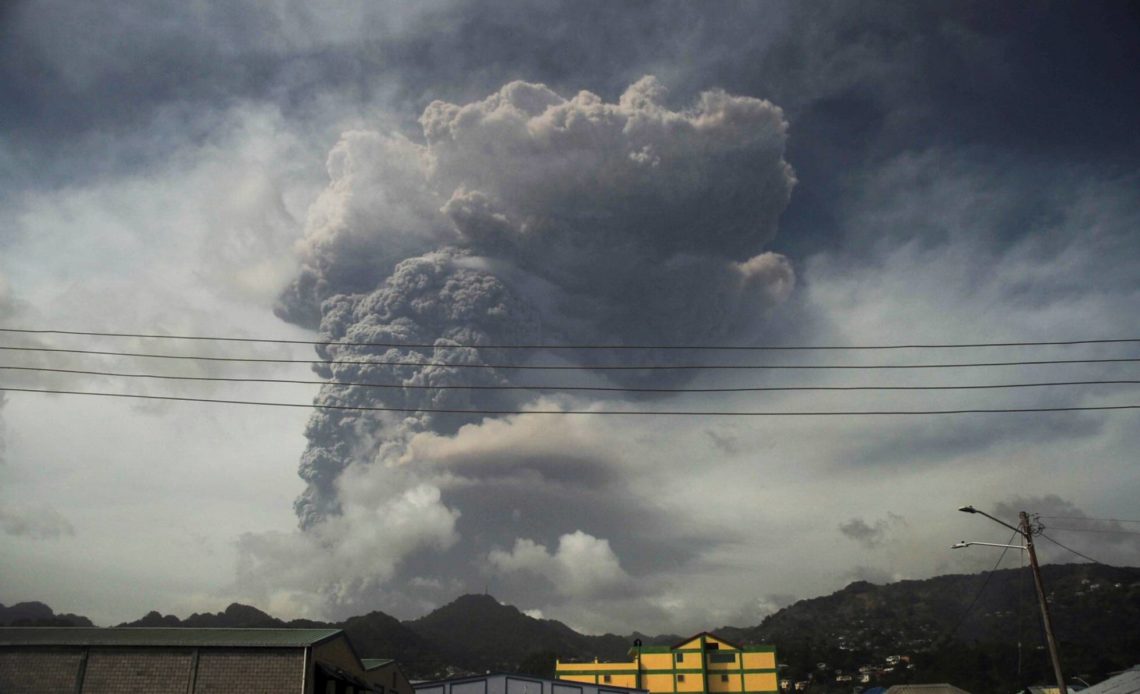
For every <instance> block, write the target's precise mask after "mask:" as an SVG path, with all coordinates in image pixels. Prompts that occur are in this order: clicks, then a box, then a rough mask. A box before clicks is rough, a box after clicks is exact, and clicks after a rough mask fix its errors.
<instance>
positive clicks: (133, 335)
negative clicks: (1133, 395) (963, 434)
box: [0, 328, 1140, 351]
mask: <svg viewBox="0 0 1140 694" xmlns="http://www.w3.org/2000/svg"><path fill="white" fill-rule="evenodd" d="M0 332H4V333H18V334H25V335H79V336H86V337H131V338H144V339H156V340H201V341H211V342H254V343H272V344H289V345H317V346H330V345H342V346H349V347H410V348H417V349H420V348H430V347H437V346H441V345H436V344H435V343H410V342H344V341H329V340H289V339H279V338H256V337H216V336H204V335H160V334H156V333H126V332H97V331H85V330H47V329H39V330H34V329H27V328H0ZM1128 342H1140V337H1120V338H1099V339H1087V340H1051V341H1037V342H973V343H942V344H939V343H911V344H888V345H789V346H781V345H644V344H642V345H614V344H609V345H605V344H581V345H547V344H517V345H500V344H487V345H476V344H456V345H448V346H452V347H473V348H481V349H552V350H556V349H613V350H723V351H800V350H803V351H807V350H871V349H959V348H972V347H1045V346H1065V345H1099V344H1120V343H1128Z"/></svg>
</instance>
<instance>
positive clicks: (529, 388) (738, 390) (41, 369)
mask: <svg viewBox="0 0 1140 694" xmlns="http://www.w3.org/2000/svg"><path fill="white" fill-rule="evenodd" d="M0 370H5V371H33V372H40V373H60V374H73V375H83V376H111V377H117V378H153V379H160V380H171V381H216V382H225V383H267V384H272V383H277V384H290V385H330V386H345V387H350V386H351V387H363V388H389V389H407V390H494V391H508V390H526V391H602V392H620V393H753V392H775V391H780V392H783V391H879V390H883V391H927V390H993V389H1012V388H1039V387H1047V386H1088V385H1140V380H1114V381H1109V380H1102V381H1050V382H1038V383H994V384H978V385H951V386H947V385H931V386H739V387H730V388H638V387H624V386H559V385H463V384H445V385H420V384H402V383H366V382H363V381H337V380H331V381H325V380H319V379H294V378H246V377H228V376H181V375H171V374H146V373H124V372H119V371H89V370H84V369H54V368H48V367H41V366H8V365H0Z"/></svg>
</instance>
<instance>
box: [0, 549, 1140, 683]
mask: <svg viewBox="0 0 1140 694" xmlns="http://www.w3.org/2000/svg"><path fill="white" fill-rule="evenodd" d="M1042 572H1043V574H1044V577H1045V582H1046V585H1047V586H1048V588H1049V595H1050V604H1051V609H1052V611H1053V617H1054V623H1055V625H1056V630H1057V635H1058V639H1059V640H1060V641H1061V646H1062V655H1063V658H1064V659H1065V661H1066V663H1068V669H1069V670H1070V671H1072V672H1073V673H1074V674H1077V673H1080V674H1082V675H1087V677H1086V679H1097V678H1098V677H1103V676H1104V675H1106V674H1107V673H1108V672H1110V671H1112V670H1113V669H1122V668H1125V667H1129V666H1131V665H1133V664H1134V663H1133V662H1132V661H1133V660H1134V659H1135V654H1137V653H1140V633H1138V630H1136V629H1135V628H1134V625H1135V624H1137V623H1140V570H1137V569H1135V568H1116V567H1107V566H1098V565H1091V564H1060V565H1047V566H1045V567H1042ZM1027 578H1028V575H1027V574H1026V573H1025V571H1023V570H1018V569H1006V570H1000V571H994V572H990V573H989V574H948V575H943V576H936V577H933V578H928V579H921V580H906V581H898V582H895V583H890V584H885V585H876V584H872V583H868V582H866V581H856V582H853V583H851V584H848V585H847V586H845V587H844V588H842V589H840V590H838V591H835V592H834V593H832V594H830V595H823V596H817V597H813V598H805V599H803V600H799V601H797V602H795V603H793V604H791V605H788V606H786V607H784V608H781V609H780V610H778V611H776V612H775V613H773V614H770V615H768V616H766V617H765V618H764V619H763V620H761V622H760V623H759V624H758V625H756V626H752V627H735V626H722V627H720V628H719V629H717V628H710V629H709V631H712V632H714V633H717V634H719V635H721V636H723V637H724V638H727V639H729V640H731V641H735V642H737V643H740V644H751V643H773V644H775V645H776V648H777V655H778V657H779V661H780V663H781V668H782V671H781V677H787V678H791V679H807V680H809V681H811V682H813V691H840V690H845V691H848V692H849V691H850V686H849V685H848V686H846V687H841V686H840V683H841V681H842V680H840V678H841V677H843V676H850V675H852V673H854V674H855V675H856V676H858V673H859V670H860V668H864V669H869V670H871V671H874V672H876V673H877V674H876V675H875V677H876V678H879V680H880V681H885V682H888V683H889V682H891V681H896V680H897V681H900V682H901V681H908V679H913V678H918V680H917V681H953V682H955V683H956V684H958V685H959V686H964V687H965V688H966V689H968V690H973V691H1000V690H1002V689H1006V690H1009V691H1013V690H1014V689H1016V688H1018V687H1020V686H1023V685H1024V684H1025V683H1026V682H1022V681H1021V680H1023V679H1025V680H1026V681H1030V680H1032V679H1033V678H1036V679H1037V680H1038V681H1046V680H1047V679H1048V672H1049V669H1048V665H1047V662H1046V659H1045V657H1044V650H1043V648H1038V645H1039V644H1037V642H1036V640H1040V627H1039V622H1040V616H1039V613H1038V612H1037V611H1036V603H1035V598H1033V596H1032V588H1031V584H1030V583H1029V582H1028V581H1027ZM1026 588H1028V589H1029V591H1030V592H1029V594H1027V593H1026ZM21 606H22V607H21ZM16 608H19V610H17V611H15V612H13V610H15V609H16ZM5 615H20V616H19V618H21V619H24V620H56V621H57V622H63V621H67V620H68V619H75V620H83V622H84V623H83V624H82V625H90V620H87V619H86V618H84V617H79V616H77V615H55V614H54V613H53V612H51V609H50V608H49V607H48V606H47V605H44V604H43V603H20V604H19V605H14V606H12V608H4V607H3V606H2V605H0V624H3V623H7V622H10V621H11V619H7V620H6V619H5V618H4V617H5ZM25 623H30V622H28V621H26V622H25ZM55 625H63V624H62V623H60V624H55ZM75 625H77V626H78V625H81V624H80V623H79V622H76V624H75ZM119 626H160V627H330V628H331V627H335V628H342V629H344V630H345V631H346V633H347V634H348V636H349V638H350V639H351V641H352V642H353V644H354V645H355V647H356V649H357V651H358V652H359V653H360V654H361V656H362V657H385V658H395V659H396V660H398V661H400V662H401V664H402V665H403V666H404V668H405V671H406V672H407V674H408V675H409V676H410V677H412V678H415V679H433V678H438V677H445V676H453V675H457V674H463V673H470V672H485V671H488V670H492V671H506V672H526V673H529V674H532V675H537V676H551V675H552V674H553V670H554V660H555V658H561V659H563V660H575V659H578V660H590V659H593V658H598V659H600V660H624V659H626V657H627V652H628V650H629V648H630V646H631V645H632V643H633V641H634V639H638V638H640V639H641V640H642V642H643V643H646V644H670V643H675V642H676V641H677V640H678V639H679V638H680V637H679V636H677V635H674V634H668V635H658V636H648V635H645V634H641V633H639V632H637V631H634V632H632V633H631V634H630V635H629V636H621V635H615V634H603V635H588V634H581V633H578V632H577V631H575V630H574V629H572V628H570V627H569V626H567V625H566V624H563V623H562V622H559V621H557V620H553V619H539V618H535V617H532V616H530V615H527V614H525V613H524V612H522V611H520V610H519V609H518V608H517V607H514V606H512V605H507V604H503V603H501V602H499V601H498V600H496V599H495V598H493V597H491V596H489V595H475V594H468V595H462V596H460V597H458V598H456V599H455V600H454V601H452V602H450V603H447V604H446V605H442V606H440V607H438V608H436V609H435V610H432V611H431V612H429V613H428V614H425V615H423V616H422V617H418V618H416V619H411V620H405V621H400V620H398V619H396V618H395V617H392V616H391V615H388V614H386V613H384V612H381V611H372V612H369V613H367V614H364V615H359V616H355V617H350V618H348V619H345V620H343V621H340V622H324V621H314V620H292V621H284V620H281V619H278V618H276V617H273V616H272V615H269V614H268V613H266V612H263V611H261V610H259V609H257V608H255V607H251V606H248V605H242V604H240V603H233V604H231V605H230V606H228V607H227V608H226V609H225V610H223V611H221V612H217V613H202V614H199V613H195V614H192V615H190V616H189V617H187V618H185V619H179V618H178V617H175V616H174V615H162V614H160V613H158V612H155V611H152V612H149V613H147V614H146V615H145V616H143V617H142V618H141V619H138V620H135V621H133V622H126V623H123V624H120V625H119ZM1019 641H1023V642H1024V643H1026V644H1027V646H1026V649H1027V652H1026V651H1023V652H1022V653H1018V651H1017V649H1016V647H1015V646H1014V645H1013V644H1016V643H1018V642H1019ZM888 655H894V656H897V655H907V656H913V657H912V659H911V665H912V666H913V669H912V670H905V671H902V672H898V673H893V672H890V669H889V668H885V667H880V665H881V663H882V661H883V660H884V659H885V658H886V657H887V656H888ZM1022 661H1024V662H1023V667H1022V670H1021V674H1020V675H1011V674H1010V672H1016V671H1015V667H1016V664H1017V663H1019V662H1022ZM876 663H878V664H879V665H876ZM820 664H823V665H824V666H825V667H824V668H822V669H821V668H820V667H819V665H820ZM829 687H830V689H829Z"/></svg>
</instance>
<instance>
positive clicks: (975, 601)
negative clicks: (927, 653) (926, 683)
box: [943, 530, 1017, 643]
mask: <svg viewBox="0 0 1140 694" xmlns="http://www.w3.org/2000/svg"><path fill="white" fill-rule="evenodd" d="M1015 537H1017V531H1016V530H1015V531H1013V534H1012V535H1010V536H1009V541H1007V542H1006V544H1007V545H1008V544H1009V543H1011V542H1013V538H1015ZM1008 551H1009V547H1005V548H1003V549H1002V551H1001V554H1000V555H998V560H997V561H996V562H994V568H992V569H990V570H989V571H987V572H986V579H985V580H984V581H982V585H981V587H980V588H978V592H977V593H975V594H974V599H973V600H971V601H970V605H969V607H967V608H966V610H965V611H964V612H963V613H962V615H961V616H960V617H958V621H957V623H955V624H954V628H953V629H951V630H950V631H948V632H946V636H945V637H943V643H946V642H949V641H950V639H951V638H953V637H954V634H956V633H957V632H958V629H959V627H961V626H962V624H963V622H965V621H966V617H968V616H969V615H970V612H972V611H973V610H974V607H975V606H976V605H977V604H978V600H980V599H981V597H982V593H984V592H985V591H986V586H988V585H989V584H990V579H991V578H992V577H993V575H994V572H995V571H997V569H998V567H999V566H1001V562H1002V560H1003V559H1005V553H1006V552H1008Z"/></svg>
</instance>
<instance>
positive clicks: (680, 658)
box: [677, 653, 685, 663]
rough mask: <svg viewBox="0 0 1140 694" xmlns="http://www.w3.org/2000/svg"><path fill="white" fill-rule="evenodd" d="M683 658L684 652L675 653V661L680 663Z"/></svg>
mask: <svg viewBox="0 0 1140 694" xmlns="http://www.w3.org/2000/svg"><path fill="white" fill-rule="evenodd" d="M684 660H685V654H684V653H678V654H677V662H678V663H680V662H682V661H684Z"/></svg>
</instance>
